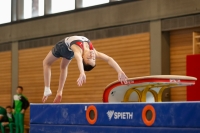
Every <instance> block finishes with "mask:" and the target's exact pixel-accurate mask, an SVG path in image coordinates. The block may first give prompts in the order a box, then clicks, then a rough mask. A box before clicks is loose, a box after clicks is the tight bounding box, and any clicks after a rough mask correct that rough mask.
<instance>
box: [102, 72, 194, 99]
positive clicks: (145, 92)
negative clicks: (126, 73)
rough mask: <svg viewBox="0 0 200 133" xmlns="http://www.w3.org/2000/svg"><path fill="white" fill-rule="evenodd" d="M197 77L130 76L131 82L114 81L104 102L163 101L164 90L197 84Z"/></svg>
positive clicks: (104, 97)
mask: <svg viewBox="0 0 200 133" xmlns="http://www.w3.org/2000/svg"><path fill="white" fill-rule="evenodd" d="M196 80H197V78H195V77H190V76H179V75H154V76H144V77H136V78H129V79H128V82H129V84H121V83H120V82H119V81H114V82H112V83H111V84H109V85H108V86H107V87H106V88H105V91H104V94H103V102H162V94H163V91H164V90H165V89H167V88H172V89H176V87H180V86H191V85H195V81H196Z"/></svg>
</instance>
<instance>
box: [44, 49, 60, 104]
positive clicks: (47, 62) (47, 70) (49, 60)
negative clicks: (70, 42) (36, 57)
mask: <svg viewBox="0 0 200 133" xmlns="http://www.w3.org/2000/svg"><path fill="white" fill-rule="evenodd" d="M57 59H58V58H57V57H55V56H54V55H53V54H52V52H51V51H50V52H49V53H48V54H47V56H46V57H45V59H44V60H43V73H44V84H45V90H44V96H43V99H42V101H43V102H45V101H46V100H47V98H48V96H50V95H51V94H52V92H51V90H50V82H51V65H52V64H53V62H55V61H56V60H57Z"/></svg>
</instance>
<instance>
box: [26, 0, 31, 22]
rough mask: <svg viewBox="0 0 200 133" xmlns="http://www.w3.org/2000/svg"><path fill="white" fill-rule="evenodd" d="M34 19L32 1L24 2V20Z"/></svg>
mask: <svg viewBox="0 0 200 133" xmlns="http://www.w3.org/2000/svg"><path fill="white" fill-rule="evenodd" d="M31 17H32V0H24V19H27V18H31Z"/></svg>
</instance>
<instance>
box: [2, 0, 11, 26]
mask: <svg viewBox="0 0 200 133" xmlns="http://www.w3.org/2000/svg"><path fill="white" fill-rule="evenodd" d="M9 22H11V0H0V24H3V23H9Z"/></svg>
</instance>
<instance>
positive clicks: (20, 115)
mask: <svg viewBox="0 0 200 133" xmlns="http://www.w3.org/2000/svg"><path fill="white" fill-rule="evenodd" d="M19 129H20V132H19V133H24V114H22V113H19Z"/></svg>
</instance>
